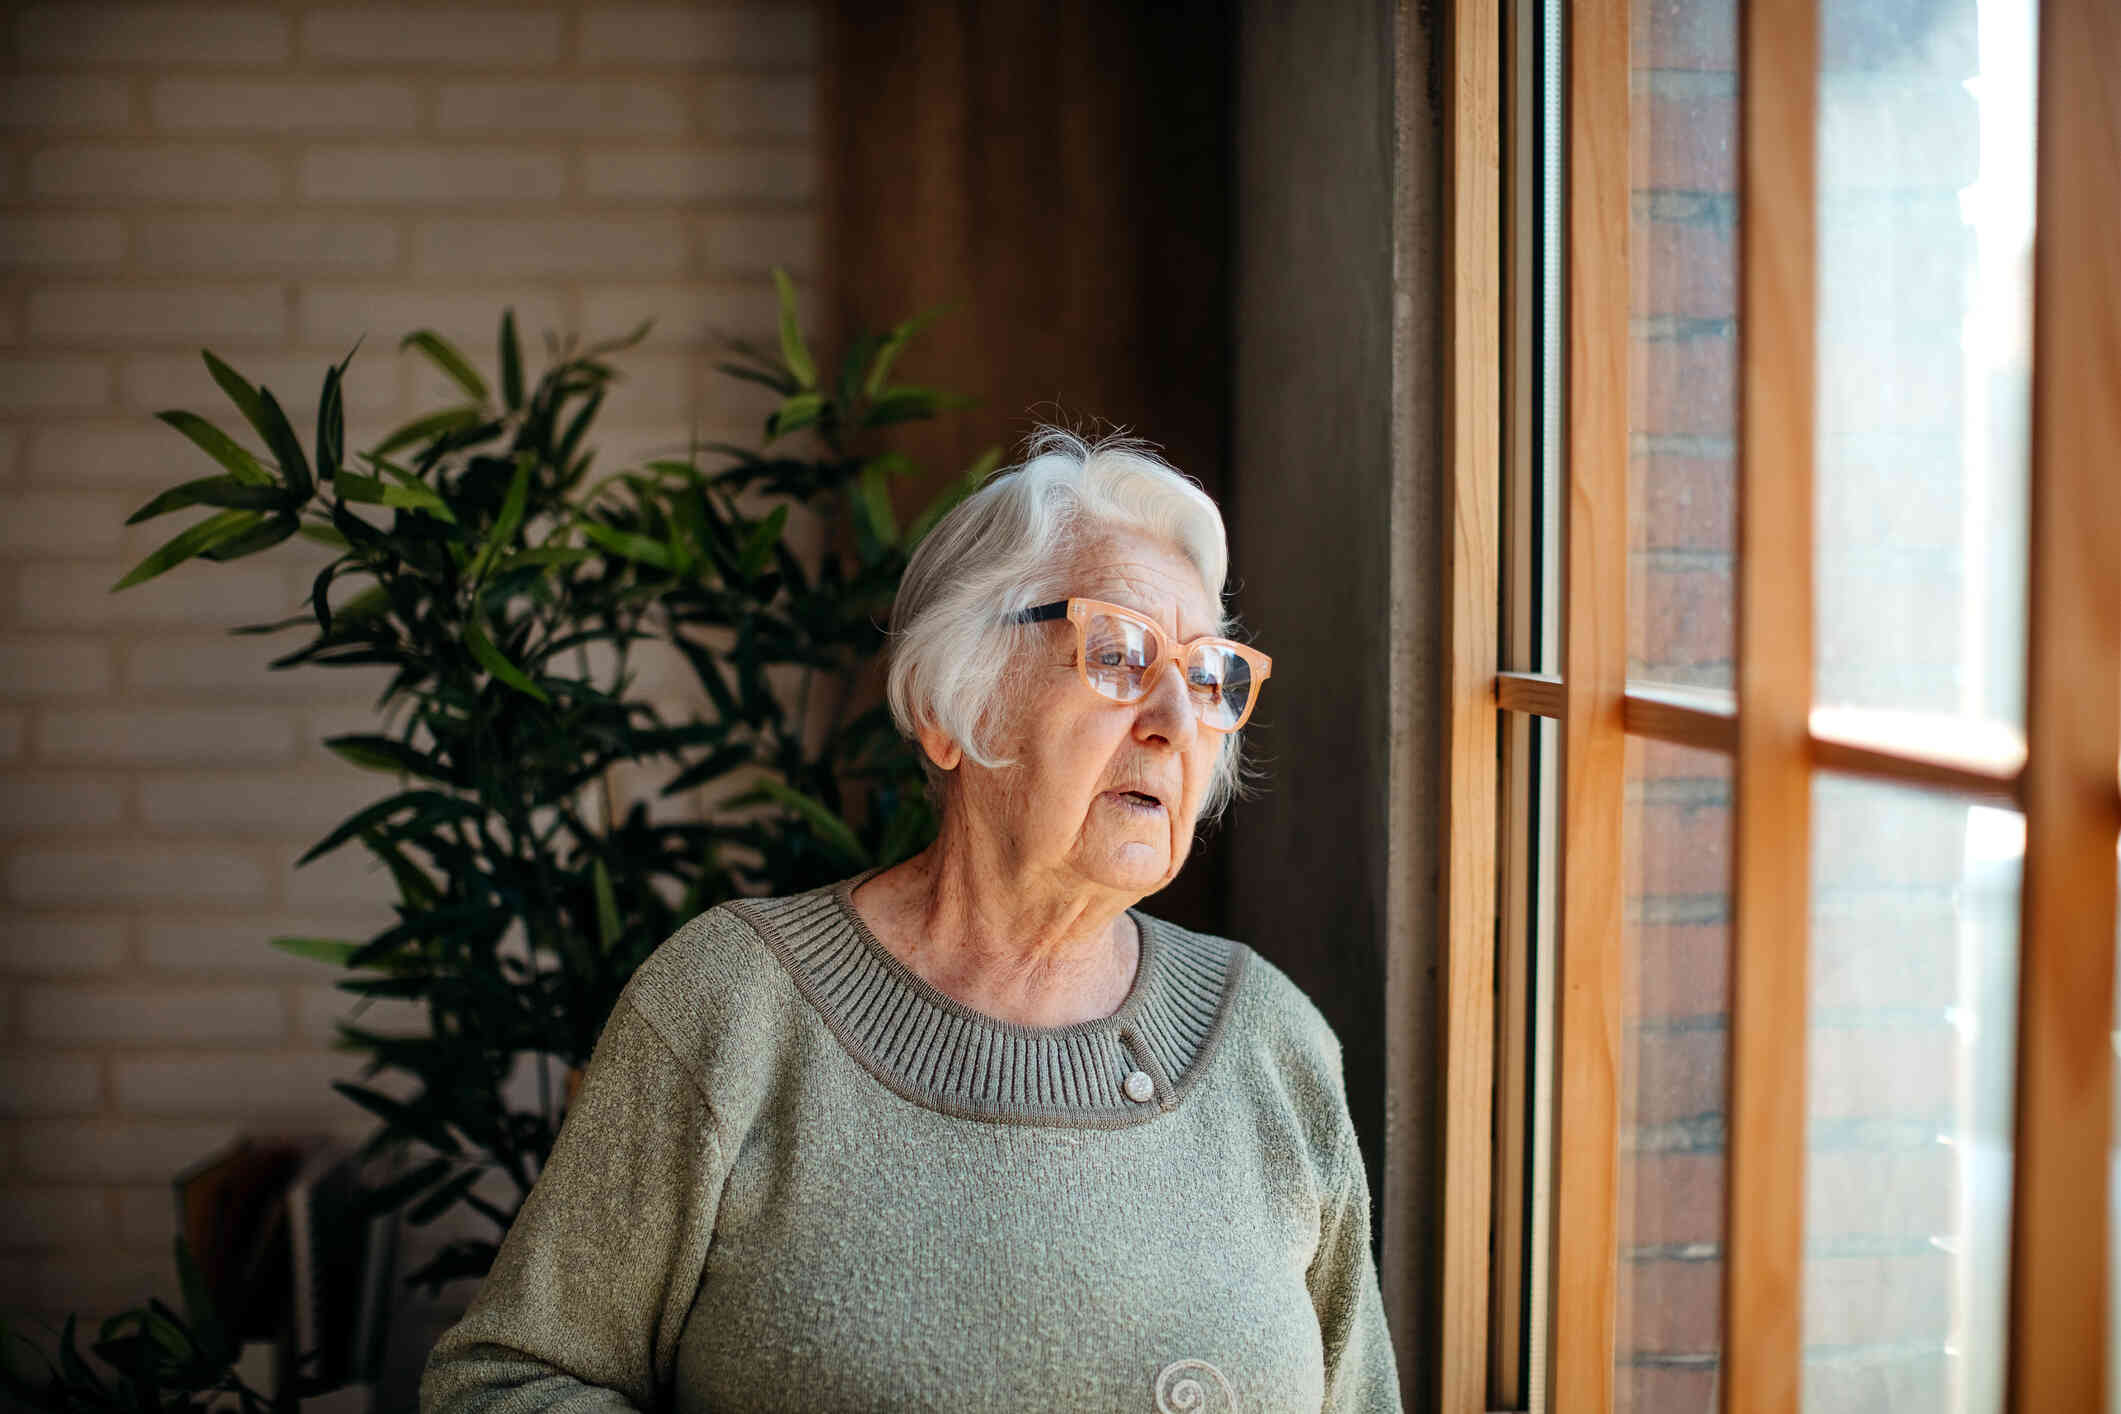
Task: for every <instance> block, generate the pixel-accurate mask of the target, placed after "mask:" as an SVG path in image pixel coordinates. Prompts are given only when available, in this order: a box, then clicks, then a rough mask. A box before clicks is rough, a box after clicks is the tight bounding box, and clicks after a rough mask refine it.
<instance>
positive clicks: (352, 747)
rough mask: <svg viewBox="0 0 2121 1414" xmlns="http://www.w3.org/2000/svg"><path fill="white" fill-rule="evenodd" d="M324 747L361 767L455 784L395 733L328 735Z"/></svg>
mask: <svg viewBox="0 0 2121 1414" xmlns="http://www.w3.org/2000/svg"><path fill="white" fill-rule="evenodd" d="M339 617H340V618H342V619H343V618H345V617H346V610H345V609H343V608H342V609H340V610H339ZM324 747H325V749H326V750H328V751H330V752H331V753H332V754H333V755H334V756H337V757H338V758H339V759H340V760H342V761H345V762H347V763H349V764H350V765H354V766H359V767H360V768H361V769H362V770H364V771H388V772H390V773H391V774H392V775H398V774H401V773H402V774H410V775H414V776H418V777H420V778H421V779H422V780H428V781H439V782H441V783H442V784H443V785H455V784H456V782H455V781H454V780H453V779H451V776H450V772H449V768H448V767H446V766H444V765H443V764H442V763H441V762H440V761H438V760H436V759H435V758H434V757H432V756H430V755H428V754H427V753H426V752H424V751H421V750H419V749H417V748H416V747H412V746H408V745H406V744H405V743H404V742H402V741H399V740H398V739H397V738H396V737H388V736H373V735H367V734H362V733H356V734H352V735H348V736H331V737H326V738H325V739H324Z"/></svg>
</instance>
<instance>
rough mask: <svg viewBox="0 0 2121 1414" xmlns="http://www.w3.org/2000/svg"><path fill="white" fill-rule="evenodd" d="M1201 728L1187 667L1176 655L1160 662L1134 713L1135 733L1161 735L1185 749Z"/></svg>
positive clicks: (1141, 735)
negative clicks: (1187, 681)
mask: <svg viewBox="0 0 2121 1414" xmlns="http://www.w3.org/2000/svg"><path fill="white" fill-rule="evenodd" d="M1199 730H1200V709H1199V708H1198V707H1197V706H1196V705H1195V704H1194V701H1193V694H1192V693H1190V692H1188V691H1186V670H1185V667H1184V665H1183V664H1181V663H1180V662H1179V661H1178V659H1177V658H1176V657H1175V656H1174V657H1170V658H1165V659H1163V660H1162V661H1161V662H1159V663H1158V664H1157V665H1156V675H1155V676H1154V677H1153V678H1151V679H1150V681H1149V687H1148V691H1147V692H1145V693H1144V694H1143V695H1142V700H1141V706H1140V709H1139V710H1138V711H1136V713H1135V715H1134V732H1135V735H1136V736H1140V737H1161V738H1163V739H1164V740H1165V741H1168V742H1170V743H1171V744H1172V745H1173V746H1175V747H1178V748H1179V749H1180V750H1184V749H1185V748H1186V747H1188V746H1191V745H1192V744H1193V737H1194V734H1195V733H1197V732H1198V731H1199Z"/></svg>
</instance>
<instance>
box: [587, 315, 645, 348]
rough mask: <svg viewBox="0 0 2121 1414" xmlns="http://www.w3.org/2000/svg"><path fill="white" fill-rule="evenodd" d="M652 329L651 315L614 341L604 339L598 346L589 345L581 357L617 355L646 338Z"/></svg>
mask: <svg viewBox="0 0 2121 1414" xmlns="http://www.w3.org/2000/svg"><path fill="white" fill-rule="evenodd" d="M654 327H655V318H654V316H652V315H651V316H650V317H649V318H647V319H643V320H642V321H641V322H640V323H638V324H636V325H634V326H633V328H632V329H630V330H629V331H627V332H626V333H624V334H621V335H619V337H617V338H616V339H606V340H604V341H603V342H602V343H600V344H591V345H590V346H589V347H588V348H586V349H583V350H582V357H584V358H596V357H599V356H600V355H603V354H608V353H617V352H619V350H621V349H630V348H632V347H633V346H634V345H635V344H638V343H639V342H641V340H643V339H645V338H647V337H648V331H649V330H650V329H653V328H654Z"/></svg>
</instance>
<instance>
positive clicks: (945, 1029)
mask: <svg viewBox="0 0 2121 1414" xmlns="http://www.w3.org/2000/svg"><path fill="white" fill-rule="evenodd" d="M868 877H869V876H868V875H867V874H863V875H859V876H857V877H855V878H852V879H848V880H845V881H843V882H841V883H838V884H834V885H831V886H830V887H827V888H822V889H814V890H812V891H810V892H808V893H802V894H794V895H791V896H789V897H787V898H778V899H745V900H741V901H738V902H736V903H733V904H732V905H731V907H733V908H735V909H736V910H737V911H738V912H739V913H741V914H742V915H743V916H744V917H745V918H746V919H747V920H749V921H750V923H751V924H752V926H753V927H754V928H756V929H757V930H758V932H759V935H760V936H761V937H762V938H763V939H764V940H765V942H766V945H767V947H768V948H769V949H771V951H772V952H773V954H774V955H775V957H776V958H778V959H779V960H780V962H781V965H782V966H783V967H785V968H786V969H787V970H788V973H789V975H790V976H791V977H793V978H794V980H795V984H796V987H797V988H798V989H799V990H800V991H801V992H802V994H803V995H804V996H805V997H806V998H807V999H808V1000H809V1002H810V1004H811V1005H812V1006H813V1007H815V1008H816V1009H817V1011H818V1012H819V1013H820V1014H821V1015H822V1016H823V1018H824V1021H825V1024H826V1025H827V1026H828V1027H829V1028H830V1029H831V1031H832V1033H833V1035H834V1036H835V1037H837V1038H838V1040H839V1043H840V1045H841V1046H842V1047H844V1048H845V1049H846V1051H847V1053H848V1054H849V1055H850V1056H852V1057H853V1058H854V1059H855V1060H857V1061H859V1062H860V1063H861V1064H862V1065H863V1066H864V1067H866V1068H867V1069H868V1070H869V1072H870V1073H871V1074H873V1075H875V1076H876V1077H877V1079H879V1080H881V1081H883V1082H884V1084H885V1085H887V1086H889V1087H890V1088H891V1089H892V1090H894V1091H896V1092H897V1093H898V1094H899V1095H901V1096H903V1097H904V1098H906V1099H909V1100H912V1101H913V1102H915V1103H916V1104H920V1105H925V1106H927V1107H928V1108H930V1109H936V1110H941V1111H943V1112H945V1113H947V1114H954V1115H958V1116H960V1117H962V1118H966V1119H982V1120H992V1121H997V1122H1000V1123H1013V1124H1048V1125H1056V1126H1070V1127H1076V1128H1085V1129H1116V1128H1120V1127H1123V1126H1126V1125H1132V1124H1140V1123H1142V1122H1144V1121H1146V1120H1151V1119H1154V1118H1156V1117H1157V1116H1158V1115H1159V1114H1163V1113H1167V1112H1169V1111H1171V1110H1173V1109H1176V1108H1177V1107H1178V1104H1179V1102H1180V1101H1182V1100H1183V1099H1184V1098H1185V1096H1186V1092H1187V1091H1188V1090H1190V1089H1191V1088H1192V1085H1193V1082H1194V1081H1195V1079H1196V1078H1197V1077H1198V1076H1199V1074H1200V1072H1201V1070H1202V1068H1203V1066H1204V1065H1205V1063H1206V1062H1207V1060H1208V1058H1209V1056H1210V1055H1211V1054H1212V1053H1213V1049H1214V1045H1215V1042H1216V1040H1217V1039H1218V1037H1219V1036H1220V1034H1221V1031H1222V1024H1223V1019H1224V1017H1225V1016H1226V1015H1227V1014H1228V1012H1229V1008H1230V999H1231V997H1232V996H1233V995H1234V994H1235V992H1236V989H1237V981H1238V975H1239V972H1240V971H1241V969H1242V967H1243V962H1244V950H1243V949H1241V948H1239V947H1237V946H1236V945H1234V944H1232V943H1230V942H1228V941H1226V940H1224V939H1221V938H1214V937H1208V936H1206V935H1204V934H1199V933H1194V932H1190V931H1188V930H1186V929H1184V928H1179V927H1177V926H1175V925H1173V924H1169V923H1165V922H1164V921H1162V920H1161V919H1157V918H1151V917H1149V916H1148V915H1147V914H1144V913H1140V912H1137V911H1135V910H1131V909H1130V910H1129V912H1130V913H1131V914H1132V915H1133V918H1134V921H1135V923H1136V924H1137V925H1138V926H1139V928H1140V930H1141V956H1140V959H1139V961H1138V962H1137V963H1136V966H1135V976H1134V986H1133V988H1132V989H1131V990H1130V991H1129V992H1128V994H1127V998H1126V1000H1125V1001H1123V1002H1122V1003H1120V1006H1119V1009H1118V1010H1117V1011H1115V1012H1113V1013H1112V1014H1111V1015H1110V1016H1106V1017H1100V1018H1099V1019H1097V1020H1095V1021H1085V1022H1080V1023H1077V1024H1076V1025H1073V1026H1058V1027H1030V1026H1017V1025H1014V1024H1012V1023H1010V1022H1006V1021H1002V1020H999V1019H997V1018H995V1017H990V1016H986V1015H984V1014H982V1013H980V1012H977V1011H974V1010H972V1009H971V1008H970V1007H967V1006H965V1005H963V1004H962V1003H960V1002H957V1001H955V1000H953V999H951V998H950V997H948V996H946V995H944V994H943V993H942V992H941V991H938V990H937V989H936V988H935V987H934V986H932V985H931V984H930V983H928V982H927V981H926V980H925V979H923V978H922V977H921V976H920V975H919V974H917V973H915V972H913V971H912V970H911V969H909V968H908V967H907V966H906V965H905V964H904V963H902V962H900V961H899V959H898V958H897V957H896V956H895V955H894V954H893V953H892V952H891V951H890V950H889V949H888V948H886V947H885V946H884V945H883V944H882V943H880V942H878V941H877V939H876V937H875V935H874V934H872V933H871V932H870V931H869V927H868V925H867V924H866V923H864V922H863V921H862V918H861V915H860V914H858V913H856V912H855V910H854V905H853V903H852V901H851V899H850V896H851V895H852V893H853V891H854V889H855V888H856V886H858V885H859V884H860V883H861V882H862V881H863V880H864V879H866V878H868ZM1136 1072H1141V1073H1142V1074H1143V1075H1145V1076H1146V1077H1147V1079H1148V1083H1149V1085H1150V1086H1151V1087H1153V1091H1152V1093H1151V1094H1150V1095H1149V1096H1148V1098H1147V1099H1143V1100H1136V1099H1132V1098H1130V1097H1129V1095H1128V1093H1127V1091H1128V1085H1127V1081H1128V1077H1129V1076H1132V1075H1134V1074H1135V1073H1136ZM1134 1088H1135V1090H1136V1092H1137V1093H1139V1092H1140V1091H1141V1088H1142V1082H1141V1081H1139V1080H1137V1081H1136V1082H1135V1085H1134Z"/></svg>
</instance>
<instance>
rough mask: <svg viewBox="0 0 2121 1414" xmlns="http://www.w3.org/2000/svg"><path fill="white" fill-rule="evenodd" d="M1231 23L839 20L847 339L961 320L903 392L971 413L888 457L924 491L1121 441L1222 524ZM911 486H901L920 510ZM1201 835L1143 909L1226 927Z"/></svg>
mask: <svg viewBox="0 0 2121 1414" xmlns="http://www.w3.org/2000/svg"><path fill="white" fill-rule="evenodd" d="M1233 11H1234V5H1232V4H1229V3H1205V2H1204V0H1182V2H1181V3H1172V4H1158V5H1141V4H1133V3H1119V0H1094V3H1074V4H1065V5H1064V4H1060V3H1055V0H987V2H986V3H978V2H977V0H900V3H864V2H863V0H843V3H841V4H839V5H838V7H837V8H836V10H835V12H834V13H833V14H832V16H831V18H830V23H829V32H828V38H827V54H826V59H827V62H826V75H825V80H824V99H823V104H822V109H823V111H822V117H821V121H822V122H823V125H824V132H823V138H824V141H823V143H822V144H821V148H822V152H823V160H824V162H825V164H826V187H827V193H826V218H827V219H826V221H825V257H824V282H825V289H824V291H823V293H824V295H825V299H826V307H827V309H828V311H829V312H830V314H831V316H832V318H833V320H834V322H836V324H837V326H838V327H839V328H842V329H846V328H875V327H880V326H882V325H884V324H886V323H888V322H890V321H892V320H895V319H898V318H901V317H903V316H904V315H905V314H907V313H908V312H909V311H912V310H914V309H920V308H926V307H929V306H932V305H951V306H954V309H953V312H951V313H950V314H948V315H947V316H945V317H944V318H943V319H941V320H939V321H938V322H937V323H936V324H935V325H934V326H933V328H932V329H930V330H929V332H928V333H927V334H925V335H924V336H923V338H922V341H921V344H920V345H919V346H918V348H917V350H916V351H915V352H914V353H912V354H911V355H909V356H908V358H907V360H906V367H905V376H906V377H907V378H908V379H909V380H911V381H916V382H920V383H925V384H933V385H936V386H940V387H944V388H948V389H951V390H953V391H956V392H961V393H966V394H969V395H971V396H973V397H975V398H977V399H978V404H977V406H975V407H974V408H972V409H970V410H968V411H965V412H962V413H957V414H954V415H952V416H951V417H950V418H948V419H946V420H945V421H944V422H942V423H938V424H935V425H931V426H919V427H913V428H910V429H908V430H907V434H906V435H905V436H904V437H901V438H898V439H897V442H896V445H899V446H902V447H904V448H905V449H906V450H908V451H910V452H912V453H913V454H914V455H915V456H916V457H919V458H920V459H922V460H923V462H924V463H925V464H926V465H928V466H929V467H930V468H932V469H933V470H934V472H935V473H936V476H937V477H938V479H940V478H941V477H943V476H946V475H948V474H950V473H952V472H954V471H956V470H959V469H962V468H963V467H964V466H966V465H968V464H969V463H970V462H971V460H972V459H973V458H974V457H975V456H976V455H977V454H978V453H979V451H980V450H981V449H982V448H984V447H986V446H989V445H992V444H995V443H1000V444H1002V445H1003V447H1004V448H1005V453H1006V454H1009V455H1012V456H1013V453H1014V450H1015V447H1016V445H1017V444H1018V443H1019V442H1021V441H1022V439H1023V436H1024V434H1025V433H1026V432H1027V431H1028V430H1029V428H1030V427H1031V425H1032V424H1033V423H1034V422H1036V421H1039V420H1058V421H1066V422H1070V423H1075V424H1087V423H1088V422H1089V421H1090V420H1092V419H1095V420H1098V421H1100V422H1103V423H1111V424H1118V425H1123V426H1125V427H1127V428H1129V429H1130V430H1132V431H1134V432H1136V433H1137V434H1139V435H1141V436H1143V437H1146V438H1148V439H1149V440H1150V441H1152V442H1155V443H1158V444H1160V445H1161V446H1162V447H1163V448H1164V450H1165V454H1166V455H1167V456H1169V457H1170V458H1171V460H1172V461H1173V462H1174V463H1175V464H1177V465H1178V466H1179V467H1181V468H1183V469H1184V470H1186V471H1188V472H1190V473H1192V474H1193V475H1194V476H1196V477H1198V478H1199V479H1200V480H1201V482H1202V483H1203V484H1204V485H1206V486H1207V488H1208V489H1209V491H1210V492H1211V493H1214V494H1216V495H1217V496H1218V497H1220V498H1223V500H1224V512H1225V515H1226V516H1228V515H1229V513H1230V510H1231V507H1230V504H1229V501H1228V498H1227V495H1226V491H1227V488H1228V486H1229V484H1230V483H1229V478H1228V474H1227V447H1228V427H1229V381H1230V300H1229V253H1228V252H1229V224H1230V204H1229V182H1230V168H1231V160H1230V152H1231V147H1230V111H1229V109H1230V45H1231V37H1232V32H1233V23H1234V20H1233ZM927 489H929V488H927V487H911V486H909V487H908V488H906V496H905V503H906V504H907V505H911V504H913V503H914V502H915V501H916V500H917V499H918V498H919V497H921V496H922V495H924V494H925V493H926V491H927ZM1223 888H1224V873H1223V869H1222V865H1221V849H1220V846H1219V844H1218V843H1217V842H1216V841H1215V840H1214V839H1213V838H1212V837H1211V838H1210V839H1209V840H1208V841H1207V842H1206V843H1205V844H1204V845H1203V847H1201V848H1199V849H1197V850H1196V851H1195V854H1194V858H1193V860H1192V861H1191V862H1190V863H1189V864H1188V865H1187V868H1186V870H1185V872H1184V874H1183V875H1181V877H1180V879H1179V881H1178V882H1177V883H1176V884H1174V885H1173V886H1172V888H1171V889H1170V890H1168V891H1167V892H1166V893H1165V894H1163V895H1160V896H1159V897H1158V898H1157V899H1156V900H1154V901H1152V902H1151V903H1150V905H1149V907H1150V908H1151V909H1152V910H1153V911H1156V912H1158V913H1161V914H1163V915H1165V916H1167V917H1170V918H1172V919H1174V920H1177V921H1180V922H1185V923H1189V924H1192V925H1194V926H1199V927H1208V928H1215V929H1218V930H1219V929H1222V928H1223V927H1224V925H1225V914H1224V910H1223V908H1222V897H1223Z"/></svg>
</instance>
